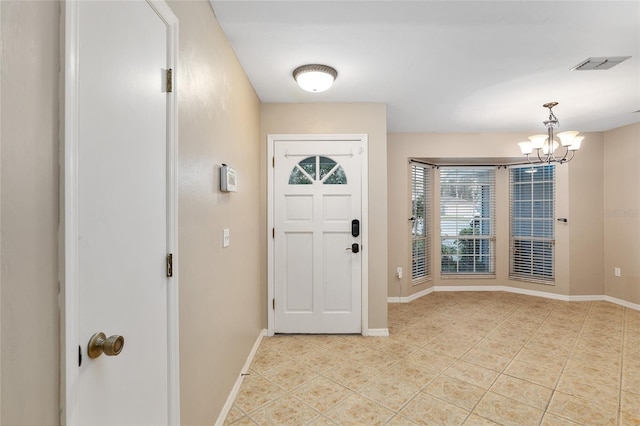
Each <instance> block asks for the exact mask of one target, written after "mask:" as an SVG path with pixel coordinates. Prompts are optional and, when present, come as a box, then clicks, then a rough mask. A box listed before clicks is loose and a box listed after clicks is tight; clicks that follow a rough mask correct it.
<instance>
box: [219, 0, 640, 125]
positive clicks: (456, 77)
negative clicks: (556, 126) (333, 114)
mask: <svg viewBox="0 0 640 426" xmlns="http://www.w3.org/2000/svg"><path fill="white" fill-rule="evenodd" d="M211 3H212V6H213V9H214V11H215V14H216V16H217V19H218V21H219V22H220V25H221V26H222V28H223V30H224V31H225V33H226V35H227V37H228V39H229V41H230V43H231V45H232V46H233V49H234V50H235V52H236V54H237V56H238V58H239V60H240V63H241V64H242V66H243V68H244V70H245V71H246V73H247V75H248V77H249V79H250V80H251V83H252V84H253V87H254V88H255V90H256V93H257V94H258V96H259V97H260V99H261V100H262V102H267V103H271V102H295V103H308V102H384V103H386V104H387V129H388V131H389V132H511V131H515V132H539V131H540V130H544V126H543V125H542V121H543V120H545V119H546V118H547V110H546V109H544V108H542V104H544V103H546V102H549V101H557V102H559V105H558V106H557V107H556V108H554V112H555V113H556V115H557V116H558V119H559V120H560V124H561V127H560V130H579V131H581V132H586V131H604V130H609V129H612V128H616V127H620V126H623V125H626V124H630V123H634V122H638V121H640V112H634V111H638V110H640V1H638V0H632V1H608V0H605V1H517V0H511V1H477V0H476V1H451V0H450V1H398V0H394V1H362V0H352V1H266V0H264V1H238V0H233V1H214V0H212V1H211ZM599 56H631V59H628V60H626V61H625V62H622V63H621V64H620V65H617V66H616V67H614V68H612V69H610V70H606V71H604V70H598V71H570V68H572V67H574V66H575V65H577V64H579V63H580V62H581V61H583V60H584V59H586V58H588V57H599ZM308 63H320V64H325V65H330V66H332V67H334V68H335V69H336V70H337V71H338V78H337V79H336V81H335V83H334V85H333V87H332V88H331V89H329V90H328V91H327V92H324V93H307V92H304V91H302V90H301V89H300V88H298V87H297V85H296V84H295V82H294V80H293V78H292V75H291V74H292V72H293V70H294V69H295V68H296V67H298V66H300V65H304V64H308Z"/></svg>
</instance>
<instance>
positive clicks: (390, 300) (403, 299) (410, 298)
mask: <svg viewBox="0 0 640 426" xmlns="http://www.w3.org/2000/svg"><path fill="white" fill-rule="evenodd" d="M433 289H434V287H429V288H426V289H424V290H421V291H419V292H417V293H414V294H411V295H409V296H400V297H397V296H396V297H387V303H409V302H413V301H414V300H416V299H420V298H421V297H422V296H426V295H427V294H431V293H433Z"/></svg>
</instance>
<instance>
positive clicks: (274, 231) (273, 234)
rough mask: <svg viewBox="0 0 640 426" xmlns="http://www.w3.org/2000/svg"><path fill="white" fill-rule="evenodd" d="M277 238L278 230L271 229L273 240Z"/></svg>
mask: <svg viewBox="0 0 640 426" xmlns="http://www.w3.org/2000/svg"><path fill="white" fill-rule="evenodd" d="M275 237H276V228H271V238H275Z"/></svg>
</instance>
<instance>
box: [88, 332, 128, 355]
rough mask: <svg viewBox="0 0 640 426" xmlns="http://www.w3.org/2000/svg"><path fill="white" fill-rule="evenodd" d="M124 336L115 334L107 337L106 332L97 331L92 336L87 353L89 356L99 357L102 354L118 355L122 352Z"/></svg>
mask: <svg viewBox="0 0 640 426" xmlns="http://www.w3.org/2000/svg"><path fill="white" fill-rule="evenodd" d="M123 347H124V337H122V336H118V335H113V336H110V337H109V338H107V336H106V335H105V334H104V333H96V334H94V335H93V336H91V339H90V340H89V346H88V348H87V355H89V358H98V357H99V356H100V355H102V354H105V355H107V356H116V355H118V354H120V352H122V348H123Z"/></svg>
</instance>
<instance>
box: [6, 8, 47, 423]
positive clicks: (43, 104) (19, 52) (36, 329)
mask: <svg viewBox="0 0 640 426" xmlns="http://www.w3.org/2000/svg"><path fill="white" fill-rule="evenodd" d="M0 8H1V12H0V15H1V19H2V21H1V29H2V56H1V58H2V59H1V60H2V63H1V65H0V66H1V67H2V68H1V71H2V82H1V88H0V94H1V96H2V98H1V106H0V110H1V114H2V117H1V119H0V121H1V122H2V130H1V131H2V133H1V135H0V138H1V141H2V148H1V150H2V160H1V161H2V176H1V178H0V182H1V184H2V187H1V191H0V192H1V194H2V198H1V201H0V206H1V214H0V216H1V224H0V240H1V246H2V254H1V257H2V267H1V275H0V284H1V297H0V299H1V301H2V305H1V310H2V313H1V315H2V317H1V321H0V324H1V332H0V335H1V339H2V341H1V344H0V360H1V362H2V365H1V370H2V376H1V380H0V388H1V389H2V392H1V394H2V401H1V404H0V405H2V410H1V414H0V423H2V424H6V425H42V424H57V423H58V422H59V420H58V398H59V397H58V395H59V392H58V387H59V355H58V354H59V344H58V340H59V320H58V315H59V314H58V302H57V295H58V282H57V281H58V280H57V262H58V251H57V226H58V94H59V92H58V73H59V69H60V68H59V67H60V60H59V42H58V31H59V14H60V5H59V3H57V2H48V1H43V2H24V1H2V2H0Z"/></svg>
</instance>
